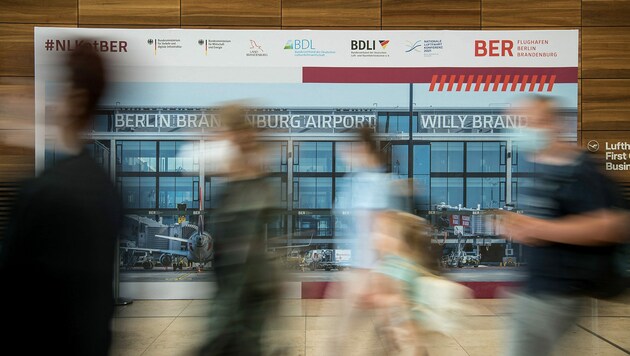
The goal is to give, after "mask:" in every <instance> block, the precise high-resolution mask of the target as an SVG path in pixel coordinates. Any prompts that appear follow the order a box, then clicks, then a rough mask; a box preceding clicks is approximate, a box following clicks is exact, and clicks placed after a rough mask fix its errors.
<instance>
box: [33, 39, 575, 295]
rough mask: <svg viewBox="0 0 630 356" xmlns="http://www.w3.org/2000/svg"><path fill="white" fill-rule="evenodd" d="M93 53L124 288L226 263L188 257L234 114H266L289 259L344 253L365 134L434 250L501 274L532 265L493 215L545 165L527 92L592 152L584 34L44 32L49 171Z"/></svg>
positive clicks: (98, 150) (278, 245) (211, 199)
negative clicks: (99, 60)
mask: <svg viewBox="0 0 630 356" xmlns="http://www.w3.org/2000/svg"><path fill="white" fill-rule="evenodd" d="M80 41H84V42H89V43H90V44H91V45H92V46H93V47H94V48H96V49H97V50H98V51H99V52H101V53H102V54H103V56H104V57H105V58H106V59H107V60H108V63H109V66H110V68H109V69H110V79H111V80H112V83H111V87H110V88H109V90H108V92H107V94H106V95H105V98H104V99H103V100H102V102H101V104H100V106H99V108H98V110H97V114H96V120H95V122H94V126H93V128H92V129H91V130H90V132H89V133H88V134H87V135H88V137H86V138H87V139H88V140H89V142H90V144H89V145H88V146H89V147H88V148H89V149H90V151H91V152H92V153H93V154H94V157H95V158H96V159H97V161H98V162H100V163H101V164H102V165H103V167H104V169H106V170H107V171H108V172H109V173H110V175H111V177H112V180H113V181H115V182H116V185H117V187H118V189H119V192H120V194H121V197H122V200H123V204H124V207H125V213H126V217H125V228H124V230H123V231H122V233H121V261H120V269H121V281H122V282H123V283H128V284H133V283H136V284H141V282H147V283H153V282H154V283H158V282H159V283H170V282H186V281H188V282H195V281H198V280H199V281H204V280H206V279H205V278H206V277H204V276H205V274H203V273H201V274H197V273H184V272H179V271H178V272H177V273H176V274H175V272H172V270H173V268H174V267H175V268H179V267H183V271H186V270H188V269H190V268H197V267H207V266H211V253H209V254H207V255H205V257H204V258H207V259H206V260H203V259H202V260H201V261H194V256H192V255H191V254H190V252H192V250H194V249H195V246H196V242H197V240H196V239H197V238H198V236H199V235H200V232H201V231H200V229H201V228H203V229H204V230H207V231H209V232H210V233H211V231H212V228H211V226H209V225H211V224H210V223H207V224H205V225H206V226H205V227H201V226H202V225H203V224H201V221H202V220H204V221H207V222H209V221H211V219H212V211H213V209H216V199H217V196H218V194H219V192H220V189H221V184H222V183H223V178H221V177H220V176H214V175H212V174H211V169H209V168H210V167H211V166H212V164H213V161H212V158H211V157H212V150H213V147H215V146H213V144H212V143H213V140H215V138H216V132H217V130H218V129H220V126H221V123H220V120H219V119H218V117H217V109H218V108H219V107H220V106H221V105H223V104H225V103H229V102H234V101H240V102H245V103H247V105H249V106H251V107H253V108H255V109H256V113H255V114H253V115H251V116H250V117H249V120H250V122H251V124H252V125H253V126H255V127H257V128H259V129H260V135H261V139H262V140H263V142H264V146H265V148H266V152H268V154H267V155H266V158H265V160H264V162H261V164H262V165H263V166H264V168H265V170H266V171H267V172H268V173H269V181H270V183H271V184H272V186H273V187H274V194H276V195H277V199H278V201H279V202H280V204H281V205H280V206H279V208H278V217H277V219H276V220H275V221H274V223H272V224H270V225H269V226H268V231H267V236H266V238H268V241H269V243H268V249H269V250H270V251H273V250H280V249H281V250H282V251H285V252H283V253H286V254H287V256H289V257H288V258H287V259H288V260H290V257H291V256H292V254H295V256H294V257H296V258H297V259H299V257H298V256H301V255H302V254H303V253H304V252H306V251H302V250H299V251H293V250H292V249H291V248H286V247H287V246H292V245H298V246H300V245H307V246H312V248H341V249H343V248H345V247H347V243H348V239H347V237H346V230H347V229H346V228H345V226H346V225H347V224H346V223H345V222H344V219H346V218H347V217H344V216H345V215H346V214H351V211H349V210H347V209H348V208H349V207H350V206H351V202H350V201H348V200H349V197H347V196H344V194H343V192H344V191H347V188H348V187H349V186H350V185H351V184H352V178H351V177H350V174H351V173H352V172H353V165H352V159H351V158H348V157H347V155H346V158H345V159H342V157H341V156H342V152H352V142H350V141H351V140H352V139H353V135H354V134H353V131H354V130H355V129H357V128H360V127H369V128H371V129H373V130H374V132H375V133H376V136H377V137H378V140H379V142H380V147H381V150H382V152H383V153H384V154H385V155H386V156H387V161H388V169H389V170H390V171H391V173H392V175H393V176H394V177H395V178H400V179H413V182H414V186H415V187H416V189H417V191H418V192H420V193H421V194H419V196H418V199H416V201H415V203H414V204H415V206H414V209H415V212H416V213H417V214H419V215H421V216H425V217H428V218H430V219H431V221H432V222H433V223H434V225H435V226H436V229H435V241H436V243H440V244H443V245H445V250H447V249H448V248H449V245H450V246H451V247H450V248H451V249H452V245H454V244H459V243H458V242H457V241H458V238H459V239H461V238H462V237H463V238H464V239H468V238H469V237H470V238H471V239H472V238H474V240H475V241H474V243H473V242H469V244H472V245H474V246H476V248H481V247H484V249H483V254H482V256H483V257H482V261H484V262H486V263H488V264H499V263H503V261H504V259H505V257H510V258H511V259H510V261H517V260H518V256H517V254H518V252H517V250H516V252H515V249H514V248H513V246H512V245H511V244H510V242H509V241H506V240H504V239H502V238H501V237H499V236H496V233H495V232H494V231H493V229H492V226H491V224H488V223H487V219H486V220H484V219H483V218H482V217H483V216H484V212H486V211H489V210H492V209H502V208H506V207H510V208H513V209H517V210H518V204H519V191H520V189H521V188H522V187H524V186H527V185H529V184H532V181H533V173H534V170H535V167H534V166H533V165H532V164H530V163H528V162H527V161H526V160H525V159H524V154H522V152H520V151H519V148H518V143H517V141H515V138H516V137H517V136H518V134H519V129H520V128H522V127H525V126H527V117H525V116H520V115H515V114H513V112H514V110H512V109H514V108H515V106H518V102H519V100H520V99H522V98H524V97H526V96H528V95H545V96H547V95H549V96H553V97H555V98H556V99H557V100H558V102H559V103H560V113H561V119H562V120H563V123H564V127H565V129H564V131H563V134H562V135H561V137H562V139H563V140H566V141H569V142H576V141H577V99H578V95H577V92H578V85H577V76H578V75H577V74H578V31H577V30H575V31H573V30H566V31H565V30H562V31H280V30H278V31H275V30H274V31H262V30H261V31H249V30H247V31H244V30H243V31H241V30H128V29H125V30H117V29H66V28H37V29H36V31H35V82H36V122H37V132H36V168H37V170H38V171H41V170H43V169H44V168H45V167H48V166H50V165H52V164H54V162H55V158H56V157H55V135H54V128H52V127H51V123H52V122H53V121H54V116H55V115H58V113H59V110H58V109H57V108H56V106H57V105H56V103H58V102H59V95H61V93H62V88H63V78H64V77H63V75H64V73H63V71H62V70H61V68H62V66H61V64H62V63H63V59H64V55H66V54H67V53H68V52H69V51H72V49H73V48H75V47H76V46H77V44H78V43H79V42H80ZM350 157H351V155H350ZM161 236H168V237H176V239H168V238H164V237H161ZM86 238H88V237H86ZM460 242H461V241H460ZM208 243H209V244H210V245H204V246H205V247H204V248H206V249H208V251H210V250H211V240H210V241H209V242H208ZM447 253H448V252H445V254H447ZM147 285H148V284H147ZM156 290H157V291H156V292H155V293H156V295H158V294H160V293H166V292H163V289H156Z"/></svg>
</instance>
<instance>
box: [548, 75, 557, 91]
mask: <svg viewBox="0 0 630 356" xmlns="http://www.w3.org/2000/svg"><path fill="white" fill-rule="evenodd" d="M555 82H556V75H555V74H553V75H551V78H550V79H549V85H548V86H547V91H551V90H552V89H553V83H555Z"/></svg>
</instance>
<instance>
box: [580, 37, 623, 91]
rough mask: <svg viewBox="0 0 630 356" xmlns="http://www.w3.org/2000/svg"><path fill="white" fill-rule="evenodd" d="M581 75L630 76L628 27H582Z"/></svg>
mask: <svg viewBox="0 0 630 356" xmlns="http://www.w3.org/2000/svg"><path fill="white" fill-rule="evenodd" d="M582 77H584V78H611V79H618V78H630V27H584V28H582Z"/></svg>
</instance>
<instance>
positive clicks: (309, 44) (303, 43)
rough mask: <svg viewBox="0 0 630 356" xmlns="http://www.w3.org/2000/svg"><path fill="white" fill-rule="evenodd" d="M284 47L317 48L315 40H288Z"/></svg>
mask: <svg viewBox="0 0 630 356" xmlns="http://www.w3.org/2000/svg"><path fill="white" fill-rule="evenodd" d="M284 49H315V46H313V40H288V41H287V43H286V44H285V45H284Z"/></svg>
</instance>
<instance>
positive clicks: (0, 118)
mask: <svg viewBox="0 0 630 356" xmlns="http://www.w3.org/2000/svg"><path fill="white" fill-rule="evenodd" d="M34 95H35V87H34V81H33V78H32V77H4V78H1V77H0V130H11V129H13V130H15V129H19V130H24V129H33V125H34V123H35V99H34Z"/></svg>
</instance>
